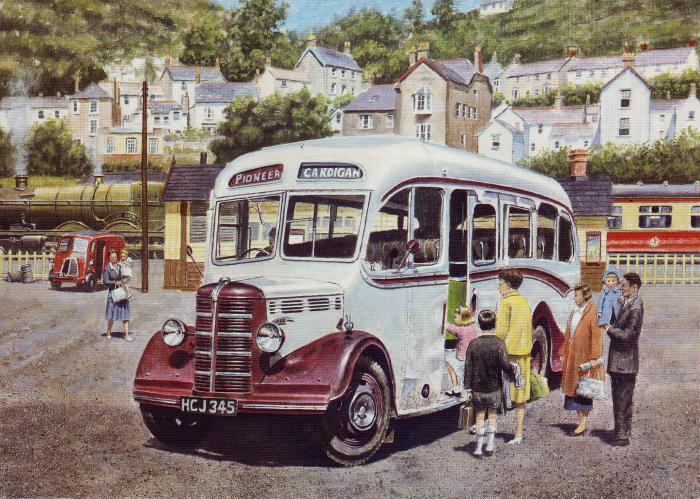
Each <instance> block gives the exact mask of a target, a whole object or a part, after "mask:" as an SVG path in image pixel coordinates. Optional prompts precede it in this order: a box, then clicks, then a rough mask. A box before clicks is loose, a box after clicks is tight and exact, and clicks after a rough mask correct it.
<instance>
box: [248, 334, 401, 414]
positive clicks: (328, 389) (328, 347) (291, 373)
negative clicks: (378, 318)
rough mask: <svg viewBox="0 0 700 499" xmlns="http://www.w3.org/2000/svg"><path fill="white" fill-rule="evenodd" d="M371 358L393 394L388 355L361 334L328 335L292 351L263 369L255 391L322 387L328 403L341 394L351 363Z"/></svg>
mask: <svg viewBox="0 0 700 499" xmlns="http://www.w3.org/2000/svg"><path fill="white" fill-rule="evenodd" d="M362 355H365V356H368V357H371V358H372V359H373V360H375V361H377V362H378V363H379V365H381V366H382V368H383V369H384V372H385V374H386V376H387V378H388V379H389V382H390V384H391V391H392V403H393V402H394V396H393V392H394V390H395V384H394V376H393V371H392V366H391V360H390V357H389V354H388V352H387V350H386V348H385V347H384V344H383V343H382V342H381V341H380V340H379V339H378V338H377V337H376V336H374V335H372V334H370V333H367V332H365V331H352V332H351V333H340V332H339V333H331V334H327V335H326V336H323V337H321V338H319V339H317V340H315V341H313V342H311V343H309V344H307V345H304V346H303V347H301V348H299V349H297V350H295V351H294V352H292V353H290V354H289V355H287V356H286V357H284V358H282V359H280V360H278V361H277V362H275V363H274V364H273V365H272V366H270V367H269V368H268V369H267V375H265V377H264V378H263V380H262V381H261V383H260V384H258V385H257V386H258V387H261V388H262V387H263V386H265V385H266V384H272V385H284V384H291V385H297V386H313V385H315V386H317V387H323V391H324V392H325V393H327V394H328V401H331V400H334V399H336V398H338V397H340V396H342V395H343V393H345V390H347V388H348V386H349V385H350V380H351V378H352V372H353V369H354V367H355V363H356V362H357V360H358V359H359V358H360V356H362Z"/></svg>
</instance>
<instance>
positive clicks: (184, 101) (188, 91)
mask: <svg viewBox="0 0 700 499" xmlns="http://www.w3.org/2000/svg"><path fill="white" fill-rule="evenodd" d="M225 81H226V79H225V78H224V75H223V74H221V71H220V70H219V68H218V67H200V66H166V68H165V70H164V71H163V74H162V75H161V77H160V84H161V86H162V87H163V95H164V97H165V98H166V99H168V100H172V101H175V102H177V103H178V104H179V105H180V107H181V108H182V109H183V110H184V109H189V108H190V107H192V103H194V102H196V100H197V85H199V84H200V83H203V82H225ZM193 126H194V125H193Z"/></svg>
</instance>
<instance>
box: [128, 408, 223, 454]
mask: <svg viewBox="0 0 700 499" xmlns="http://www.w3.org/2000/svg"><path fill="white" fill-rule="evenodd" d="M140 408H141V417H142V418H143V423H144V424H145V425H146V428H148V431H150V432H151V435H153V436H154V437H155V438H156V439H157V440H158V441H160V442H163V443H164V444H166V445H169V446H172V447H194V446H196V445H197V444H198V443H200V442H201V441H202V440H204V438H205V437H206V436H207V434H208V433H209V428H208V426H207V424H206V421H205V420H204V419H202V418H199V417H196V416H190V415H189V414H183V413H181V412H180V411H178V410H177V409H166V408H163V407H150V406H144V405H142V406H141V407H140Z"/></svg>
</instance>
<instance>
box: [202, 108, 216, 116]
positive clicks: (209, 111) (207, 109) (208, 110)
mask: <svg viewBox="0 0 700 499" xmlns="http://www.w3.org/2000/svg"><path fill="white" fill-rule="evenodd" d="M204 113H205V115H206V117H207V119H212V118H213V117H214V111H213V110H212V108H210V107H208V108H206V109H205V110H204Z"/></svg>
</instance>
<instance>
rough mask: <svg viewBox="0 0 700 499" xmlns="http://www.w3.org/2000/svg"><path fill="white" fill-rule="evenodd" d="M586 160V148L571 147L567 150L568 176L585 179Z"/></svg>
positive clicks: (586, 177) (573, 178) (574, 178)
mask: <svg viewBox="0 0 700 499" xmlns="http://www.w3.org/2000/svg"><path fill="white" fill-rule="evenodd" d="M587 161H588V150H586V149H571V150H570V151H569V176H570V177H571V179H572V180H587V179H588V176H587V175H586V163H587Z"/></svg>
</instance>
